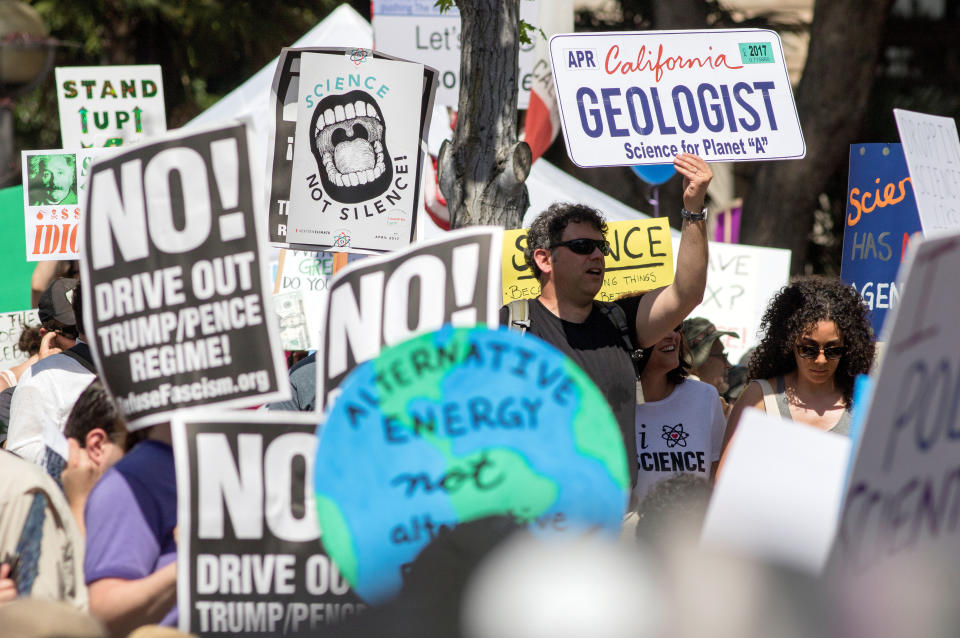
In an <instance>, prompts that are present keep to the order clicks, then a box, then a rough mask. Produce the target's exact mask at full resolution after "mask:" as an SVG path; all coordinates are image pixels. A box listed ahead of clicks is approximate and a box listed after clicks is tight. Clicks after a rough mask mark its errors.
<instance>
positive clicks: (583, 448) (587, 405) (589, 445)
mask: <svg viewBox="0 0 960 638" xmlns="http://www.w3.org/2000/svg"><path fill="white" fill-rule="evenodd" d="M564 365H565V367H566V371H567V374H569V375H570V377H571V378H573V379H575V380H576V381H577V382H578V385H579V387H581V388H584V389H585V390H586V391H585V392H584V393H583V394H582V395H581V396H580V406H579V410H577V413H576V415H575V416H574V418H573V440H574V445H575V446H576V448H577V450H579V451H580V452H582V453H583V455H584V456H589V457H593V458H595V459H597V460H598V461H600V462H601V463H603V464H604V465H605V466H606V468H607V471H608V472H610V476H611V477H612V478H613V480H614V481H615V482H616V483H617V485H619V486H620V487H621V488H623V489H627V487H628V486H629V482H630V479H629V477H628V476H627V474H628V472H627V462H626V458H625V456H624V454H623V440H622V439H621V437H620V432H618V431H617V430H615V429H613V428H598V427H597V415H599V414H602V413H603V412H608V413H610V420H614V416H613V413H612V412H610V405H609V404H608V403H607V401H606V399H604V398H603V395H601V394H600V392H599V391H598V390H596V389H595V387H594V386H592V385H591V384H588V383H586V381H589V378H588V377H587V375H586V373H585V372H584V371H583V370H581V369H580V368H579V367H578V366H577V364H575V363H574V362H573V361H571V360H570V359H567V360H566V361H565V362H564Z"/></svg>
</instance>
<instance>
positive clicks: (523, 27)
mask: <svg viewBox="0 0 960 638" xmlns="http://www.w3.org/2000/svg"><path fill="white" fill-rule="evenodd" d="M453 2H454V0H437V1H436V2H435V3H434V4H433V6H435V7H436V8H438V9H440V13H446V12H447V11H449V10H450V9H452V8H453ZM537 32H539V33H540V37H541V38H543V39H544V40H546V39H547V35H546V34H545V33H544V32H543V29H540V28H537V27H535V26H533V25H532V24H530V23H529V22H527V21H526V20H522V19H521V20H520V24H519V30H518V31H517V37H518V38H519V39H520V44H530V43H531V42H533V39H532V38H531V34H535V33H537Z"/></svg>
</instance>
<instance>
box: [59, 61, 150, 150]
mask: <svg viewBox="0 0 960 638" xmlns="http://www.w3.org/2000/svg"><path fill="white" fill-rule="evenodd" d="M55 75H56V80H57V104H58V106H59V107H60V136H61V138H62V140H63V148H89V147H91V146H121V145H124V144H131V143H135V142H139V141H141V140H142V139H143V138H144V137H148V136H151V135H157V134H159V133H163V132H164V131H166V130H167V114H166V110H165V108H164V102H163V75H162V73H161V69H160V65H157V64H142V65H130V66H66V67H64V66H61V67H57V69H56V73H55Z"/></svg>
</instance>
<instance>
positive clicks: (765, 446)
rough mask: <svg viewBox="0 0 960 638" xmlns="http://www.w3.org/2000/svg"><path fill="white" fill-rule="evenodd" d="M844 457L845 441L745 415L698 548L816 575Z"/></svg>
mask: <svg viewBox="0 0 960 638" xmlns="http://www.w3.org/2000/svg"><path fill="white" fill-rule="evenodd" d="M849 459H850V439H848V438H847V437H842V436H837V435H836V434H830V433H828V432H822V431H820V430H817V429H816V428H812V427H810V426H809V425H804V424H802V423H793V422H790V421H783V420H781V419H780V418H779V417H776V416H769V415H767V414H766V413H764V412H761V411H760V410H755V409H753V408H748V409H746V410H744V412H743V416H742V417H741V419H740V423H739V425H738V426H737V432H736V434H735V435H734V437H733V439H732V440H731V441H730V446H729V450H728V451H727V453H726V457H725V459H724V464H723V471H722V472H720V474H719V476H718V477H717V486H716V488H715V489H714V492H713V496H712V497H711V499H710V506H709V508H708V509H707V516H706V520H705V521H704V525H703V535H702V539H701V540H702V542H703V544H704V545H709V546H714V547H722V548H725V549H732V550H735V551H738V552H741V553H745V554H747V555H750V556H755V557H758V558H762V559H765V560H771V561H774V562H777V563H781V564H786V565H790V566H791V567H795V568H797V569H800V570H803V571H805V572H808V573H810V574H819V573H820V572H821V571H822V569H823V567H824V565H825V564H826V562H827V558H828V556H829V554H830V547H831V544H832V542H833V536H834V533H835V532H836V529H837V518H838V512H839V511H840V503H841V500H842V498H843V477H844V475H845V473H846V470H847V465H848V463H849Z"/></svg>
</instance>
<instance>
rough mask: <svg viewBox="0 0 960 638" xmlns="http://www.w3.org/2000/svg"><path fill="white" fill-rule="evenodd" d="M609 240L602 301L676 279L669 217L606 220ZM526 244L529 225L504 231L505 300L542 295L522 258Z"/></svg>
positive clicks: (661, 285) (601, 291) (503, 283)
mask: <svg viewBox="0 0 960 638" xmlns="http://www.w3.org/2000/svg"><path fill="white" fill-rule="evenodd" d="M607 241H609V242H610V254H609V255H607V257H606V259H605V260H604V265H605V272H604V276H603V287H602V288H601V289H600V292H599V293H597V299H599V300H600V301H612V300H613V299H617V298H618V297H620V296H621V295H624V294H627V293H631V292H640V291H645V290H653V289H654V288H662V287H663V286H667V285H669V284H670V283H672V282H673V244H672V242H671V241H670V222H669V221H668V220H667V218H666V217H658V218H656V219H644V220H639V221H621V222H607ZM526 247H527V231H526V229H518V230H508V231H506V232H504V234H503V265H502V269H501V276H502V278H503V282H502V286H503V303H504V304H507V303H509V302H511V301H513V300H514V299H534V298H536V297H537V296H539V295H540V283H539V282H538V281H537V279H536V277H534V276H533V272H532V271H531V270H530V267H529V266H528V265H527V262H526V261H525V260H524V258H523V251H524V250H525V249H526Z"/></svg>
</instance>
